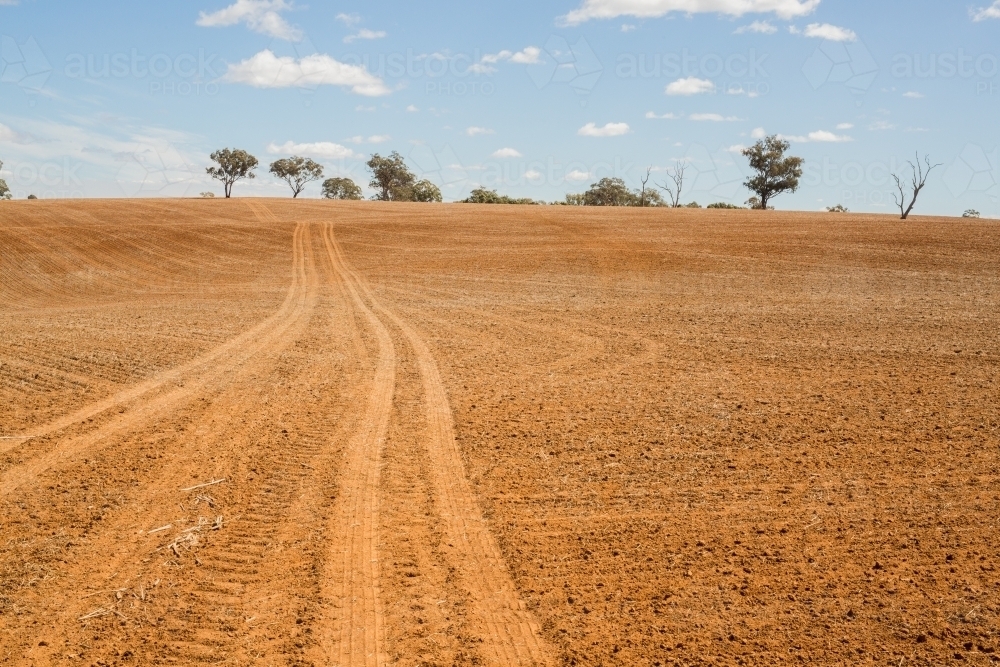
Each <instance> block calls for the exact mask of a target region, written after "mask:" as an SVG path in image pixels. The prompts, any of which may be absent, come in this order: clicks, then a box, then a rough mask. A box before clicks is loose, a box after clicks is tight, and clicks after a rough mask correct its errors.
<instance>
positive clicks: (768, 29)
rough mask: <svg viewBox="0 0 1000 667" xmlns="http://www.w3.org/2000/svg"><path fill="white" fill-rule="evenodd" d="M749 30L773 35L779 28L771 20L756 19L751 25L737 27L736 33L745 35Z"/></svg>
mask: <svg viewBox="0 0 1000 667" xmlns="http://www.w3.org/2000/svg"><path fill="white" fill-rule="evenodd" d="M748 32H753V33H757V34H759V35H773V34H774V33H776V32H778V29H777V28H776V27H775V26H774V25H772V24H771V23H770V22H769V21H754V22H753V23H751V24H750V25H745V26H742V27H739V28H737V29H736V30H735V32H734V34H736V35H743V34H746V33H748Z"/></svg>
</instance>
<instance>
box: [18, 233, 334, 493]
mask: <svg viewBox="0 0 1000 667" xmlns="http://www.w3.org/2000/svg"><path fill="white" fill-rule="evenodd" d="M307 232H308V228H307V226H306V225H304V224H299V225H297V226H296V228H295V231H294V234H293V277H292V284H291V286H290V287H289V290H288V293H287V295H286V298H285V301H284V303H283V304H282V305H281V307H280V308H279V309H278V311H277V312H276V313H275V314H274V315H272V316H271V317H269V318H267V319H266V320H264V321H263V322H261V323H260V324H258V325H257V326H255V327H253V328H252V329H250V330H249V331H247V332H245V333H244V334H241V335H240V336H237V337H236V338H234V339H232V340H230V341H228V342H226V343H224V344H223V345H221V346H219V347H217V348H215V349H214V350H212V351H210V352H208V353H207V354H204V355H202V356H200V357H198V358H197V359H195V360H193V361H191V362H188V363H187V364H184V365H182V366H180V367H177V368H174V369H171V370H170V371H167V372H165V373H162V374H160V375H159V376H157V377H156V378H153V379H150V380H147V381H145V382H141V383H139V384H137V385H134V386H132V387H128V388H126V389H124V390H122V391H120V392H117V393H115V394H113V395H112V396H109V397H107V398H105V399H103V400H101V401H98V402H96V403H93V404H91V405H89V406H86V407H84V408H81V409H80V410H77V411H75V412H73V413H72V414H70V415H67V416H65V417H61V418H59V419H56V420H54V421H52V422H49V423H48V424H46V425H45V426H42V427H40V428H38V429H35V432H34V433H32V434H25V435H30V436H31V437H30V438H26V439H24V440H0V454H3V453H5V452H6V451H9V450H11V449H13V448H15V447H19V446H21V447H24V445H25V443H26V442H27V441H28V440H38V439H39V438H43V437H45V436H48V435H51V434H55V433H56V432H58V431H61V430H63V429H66V428H68V427H70V426H73V425H75V424H79V423H81V422H85V421H87V420H89V419H92V418H94V417H96V416H97V415H99V414H101V413H103V412H105V411H107V410H110V409H111V408H113V407H115V406H120V405H123V404H126V403H130V402H137V405H136V406H134V407H133V408H132V409H131V410H126V411H125V412H124V413H122V414H120V415H118V416H116V417H113V418H112V419H111V420H110V421H108V422H107V423H106V424H104V425H102V426H100V427H99V428H97V429H96V430H92V431H90V432H88V433H85V434H82V435H78V436H75V437H70V438H64V439H61V440H59V441H58V442H57V443H56V444H55V446H54V447H52V448H51V449H49V450H48V451H45V452H43V453H41V454H39V455H36V456H33V457H30V458H29V459H28V460H26V461H24V462H22V463H19V464H17V465H14V466H11V467H10V468H8V469H7V470H5V471H4V472H3V474H2V475H0V495H5V494H8V493H10V492H12V491H14V490H15V489H17V488H19V487H20V486H22V485H24V484H27V483H30V482H31V480H33V479H35V478H36V477H37V476H38V474H39V473H41V472H42V471H44V470H46V469H48V468H50V467H52V466H55V465H58V464H59V463H60V462H64V461H66V460H68V459H70V458H72V457H74V456H76V455H78V454H80V453H81V452H83V451H86V450H88V449H91V448H93V447H95V446H99V444H100V443H101V442H102V441H106V440H107V438H108V437H109V436H111V435H113V434H115V433H120V432H122V431H124V430H127V429H129V428H133V427H134V425H135V424H136V423H137V422H139V421H143V420H148V419H150V418H152V417H154V416H156V415H158V414H161V413H163V412H164V411H166V410H169V409H170V408H171V407H173V406H175V405H177V404H178V403H179V402H181V401H183V400H186V399H188V398H190V397H191V396H192V395H194V394H196V393H197V392H198V391H200V390H201V389H203V388H204V387H205V385H206V384H207V383H209V382H211V381H213V380H217V379H219V378H221V377H223V376H225V374H226V373H228V372H230V371H231V370H232V369H233V368H235V367H237V366H239V365H242V364H245V363H246V362H247V361H249V360H250V359H252V358H253V357H254V356H255V355H256V354H258V353H259V352H261V351H262V350H265V349H267V348H269V347H272V346H274V345H275V344H277V343H278V342H279V341H280V340H281V339H282V337H283V336H284V335H285V334H286V332H287V331H288V330H289V328H290V327H291V326H292V324H294V323H295V321H296V320H298V319H299V318H300V317H301V316H302V315H303V314H304V313H305V311H306V310H307V306H308V301H309V299H310V294H311V292H312V291H314V290H315V287H316V286H315V285H312V286H310V285H309V284H308V283H309V280H308V277H307V267H306V263H307V252H311V250H310V251H307V243H308V236H307ZM169 384H177V385H179V386H178V387H176V388H174V389H169V388H167V386H168V385H169ZM160 389H165V391H164V392H163V393H161V394H160V395H157V396H154V397H152V398H149V399H147V400H140V399H143V398H145V397H146V395H148V394H150V393H152V392H155V391H157V390H160Z"/></svg>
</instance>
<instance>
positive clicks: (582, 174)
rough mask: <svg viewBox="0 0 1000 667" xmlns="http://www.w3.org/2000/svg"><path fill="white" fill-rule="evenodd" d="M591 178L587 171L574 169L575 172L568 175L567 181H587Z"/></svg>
mask: <svg viewBox="0 0 1000 667" xmlns="http://www.w3.org/2000/svg"><path fill="white" fill-rule="evenodd" d="M589 178H590V174H589V173H588V172H586V171H581V170H579V169H574V170H573V171H571V172H569V173H568V174H566V180H567V181H575V182H579V181H586V180H588V179H589Z"/></svg>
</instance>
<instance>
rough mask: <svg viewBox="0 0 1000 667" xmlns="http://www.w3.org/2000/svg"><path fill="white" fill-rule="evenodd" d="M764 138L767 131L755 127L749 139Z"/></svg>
mask: <svg viewBox="0 0 1000 667" xmlns="http://www.w3.org/2000/svg"><path fill="white" fill-rule="evenodd" d="M766 136H767V131H765V130H764V128H762V127H755V128H754V129H753V132H751V133H750V137H751V138H752V139H763V138H764V137H766Z"/></svg>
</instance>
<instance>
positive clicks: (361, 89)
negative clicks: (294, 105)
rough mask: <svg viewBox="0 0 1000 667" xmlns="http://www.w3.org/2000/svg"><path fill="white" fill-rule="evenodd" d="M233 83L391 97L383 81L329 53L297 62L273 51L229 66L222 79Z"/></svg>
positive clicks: (307, 57) (358, 66)
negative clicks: (343, 90)
mask: <svg viewBox="0 0 1000 667" xmlns="http://www.w3.org/2000/svg"><path fill="white" fill-rule="evenodd" d="M222 78H223V80H225V81H229V82H232V83H244V84H247V85H248V86H253V87H254V88H309V87H313V86H344V87H347V88H350V89H351V91H352V92H354V93H356V94H358V95H367V96H369V97H377V96H379V95H388V94H389V92H390V91H389V89H388V88H387V87H386V85H385V83H383V82H382V79H380V78H378V77H377V76H375V75H373V74H372V73H371V72H369V71H368V70H366V69H365V68H364V67H361V66H360V65H348V64H345V63H342V62H340V61H338V60H335V59H333V58H331V57H330V56H328V55H326V54H316V55H313V56H306V57H305V58H300V59H295V58H292V57H291V56H283V57H280V58H279V57H278V56H276V55H274V53H272V52H271V51H270V50H265V51H261V52H260V53H258V54H257V55H255V56H253V57H252V58H248V59H247V60H244V61H242V62H239V63H236V64H230V65H229V69H228V70H227V71H226V73H225V75H224V76H223V77H222Z"/></svg>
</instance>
